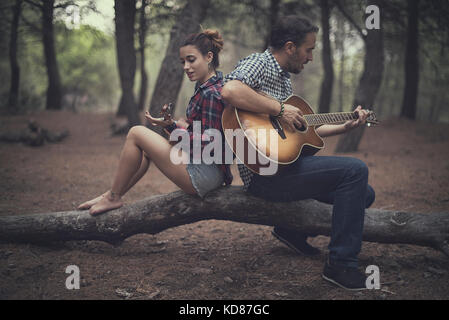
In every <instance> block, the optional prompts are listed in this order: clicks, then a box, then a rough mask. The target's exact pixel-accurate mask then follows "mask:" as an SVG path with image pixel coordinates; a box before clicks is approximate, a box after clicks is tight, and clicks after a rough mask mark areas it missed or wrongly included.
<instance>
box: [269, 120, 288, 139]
mask: <svg viewBox="0 0 449 320" xmlns="http://www.w3.org/2000/svg"><path fill="white" fill-rule="evenodd" d="M270 121H271V124H272V125H273V128H274V130H276V132H277V133H278V134H279V135H280V136H281V138H282V139H283V140H285V139H287V137H286V135H285V132H284V128H282V125H281V123H280V122H279V120H278V119H276V118H275V117H273V116H270Z"/></svg>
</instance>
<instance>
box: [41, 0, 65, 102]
mask: <svg viewBox="0 0 449 320" xmlns="http://www.w3.org/2000/svg"><path fill="white" fill-rule="evenodd" d="M54 4H55V1H54V0H48V1H42V38H43V44H44V55H45V65H46V67H47V77H48V88H47V102H46V109H49V110H61V108H62V87H61V78H60V76H59V68H58V61H57V60H56V50H55V36H54V28H53V11H54Z"/></svg>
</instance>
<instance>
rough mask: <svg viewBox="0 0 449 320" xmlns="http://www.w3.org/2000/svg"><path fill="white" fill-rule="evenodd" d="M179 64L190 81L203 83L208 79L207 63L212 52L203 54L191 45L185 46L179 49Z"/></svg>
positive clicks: (210, 58)
mask: <svg viewBox="0 0 449 320" xmlns="http://www.w3.org/2000/svg"><path fill="white" fill-rule="evenodd" d="M179 56H180V60H181V64H182V65H183V67H184V72H185V73H186V74H187V76H188V77H189V79H190V81H199V82H200V83H203V82H204V81H205V80H207V79H208V78H209V74H210V70H209V63H210V62H211V61H212V56H213V54H212V52H209V53H208V54H207V55H205V56H203V54H202V53H201V52H200V51H199V50H198V49H197V48H196V47H195V46H193V45H187V46H184V47H181V48H180V49H179Z"/></svg>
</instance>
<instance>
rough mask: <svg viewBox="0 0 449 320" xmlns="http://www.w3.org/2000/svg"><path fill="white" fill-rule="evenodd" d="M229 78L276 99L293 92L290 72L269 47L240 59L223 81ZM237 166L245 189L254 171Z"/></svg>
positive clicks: (284, 97) (281, 98) (285, 97)
mask: <svg viewBox="0 0 449 320" xmlns="http://www.w3.org/2000/svg"><path fill="white" fill-rule="evenodd" d="M231 80H239V81H241V82H243V83H244V84H246V85H248V86H249V87H251V88H253V89H254V90H257V91H263V92H264V93H266V94H268V95H270V96H272V97H273V98H275V99H277V100H285V99H287V98H288V97H289V96H291V95H292V93H293V91H292V84H291V81H290V74H289V73H288V72H285V71H283V70H282V68H281V66H280V65H279V63H278V62H277V61H276V59H275V58H274V56H273V54H272V53H271V51H270V49H267V50H266V51H265V52H263V53H254V54H252V55H250V56H248V57H246V58H244V59H242V60H240V61H239V62H238V64H237V66H236V67H235V69H234V71H232V72H231V73H230V74H228V75H227V76H226V77H225V82H227V81H231ZM238 168H239V173H240V177H241V178H242V181H243V183H244V190H245V191H246V190H247V189H248V187H249V184H250V183H251V178H252V177H253V175H254V173H253V172H252V171H251V170H249V169H248V168H247V167H245V165H243V164H239V165H238Z"/></svg>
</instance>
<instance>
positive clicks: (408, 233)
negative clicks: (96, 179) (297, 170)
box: [0, 187, 449, 256]
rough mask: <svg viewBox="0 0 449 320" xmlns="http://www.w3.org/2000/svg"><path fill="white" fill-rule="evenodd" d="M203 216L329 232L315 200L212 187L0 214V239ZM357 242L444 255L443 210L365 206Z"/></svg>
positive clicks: (448, 228)
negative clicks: (115, 205) (104, 205)
mask: <svg viewBox="0 0 449 320" xmlns="http://www.w3.org/2000/svg"><path fill="white" fill-rule="evenodd" d="M231 199H232V200H231ZM207 219H216V220H230V221H235V222H243V223H251V224H260V225H268V226H273V225H276V226H283V227H289V228H293V229H296V230H298V231H301V232H303V233H309V234H320V235H326V236H329V235H330V234H331V229H332V206H331V205H327V204H324V203H320V202H318V201H315V200H303V201H295V202H289V203H273V202H267V201H264V200H261V199H259V198H255V197H252V196H250V195H248V194H247V193H245V192H243V191H242V188H241V187H227V188H224V189H220V190H216V191H214V192H211V193H210V194H209V195H208V196H207V197H206V198H205V199H204V200H203V201H200V200H199V199H198V197H195V196H190V195H187V194H185V193H184V192H182V191H177V192H173V193H170V194H167V195H161V196H154V197H151V198H147V199H144V200H141V201H139V202H136V203H133V204H130V205H126V206H124V207H122V208H120V209H117V210H113V211H110V212H108V213H106V214H102V215H99V216H98V217H92V216H91V215H90V214H89V213H88V212H87V211H68V212H53V213H41V214H30V215H16V216H3V217H0V242H9V243H12V242H21V243H46V242H50V241H70V240H100V241H105V242H108V243H111V244H115V245H118V244H120V243H121V242H122V241H123V240H125V239H126V238H128V237H130V236H132V235H135V234H140V233H149V234H156V233H159V232H162V231H164V230H166V229H168V228H173V227H177V226H180V225H184V224H189V223H194V222H197V221H201V220H207ZM363 240H365V241H371V242H381V243H404V244H414V245H420V246H428V247H432V248H434V249H437V250H441V251H443V252H444V253H445V254H446V255H448V256H449V248H448V240H449V214H448V213H446V212H443V213H429V214H423V213H411V212H399V211H385V210H379V209H367V210H366V216H365V225H364V232H363Z"/></svg>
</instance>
